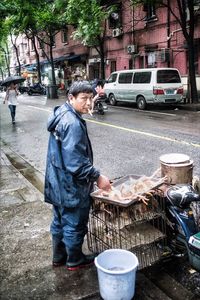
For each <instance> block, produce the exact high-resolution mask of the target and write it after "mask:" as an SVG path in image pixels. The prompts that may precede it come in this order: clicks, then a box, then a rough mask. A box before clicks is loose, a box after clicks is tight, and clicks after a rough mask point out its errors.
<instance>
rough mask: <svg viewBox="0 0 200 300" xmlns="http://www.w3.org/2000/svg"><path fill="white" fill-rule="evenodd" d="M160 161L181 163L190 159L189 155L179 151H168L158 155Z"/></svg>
mask: <svg viewBox="0 0 200 300" xmlns="http://www.w3.org/2000/svg"><path fill="white" fill-rule="evenodd" d="M160 161H161V162H163V163H165V164H181V163H185V162H189V161H190V157H189V156H188V155H186V154H181V153H169V154H164V155H161V156H160Z"/></svg>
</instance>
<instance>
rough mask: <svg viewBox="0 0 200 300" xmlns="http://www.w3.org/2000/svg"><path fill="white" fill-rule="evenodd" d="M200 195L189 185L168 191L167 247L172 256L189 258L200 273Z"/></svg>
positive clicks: (181, 185) (180, 185)
mask: <svg viewBox="0 0 200 300" xmlns="http://www.w3.org/2000/svg"><path fill="white" fill-rule="evenodd" d="M199 210H200V194H198V193H197V192H196V191H195V190H194V188H193V187H192V186H191V185H189V184H178V185H175V186H172V187H170V188H168V190H167V191H166V218H167V220H166V221H167V222H166V223H167V245H168V247H169V249H170V251H171V254H172V255H175V256H188V258H189V261H190V264H191V265H192V266H193V267H194V268H195V269H196V270H198V271H200V228H199V223H200V215H199Z"/></svg>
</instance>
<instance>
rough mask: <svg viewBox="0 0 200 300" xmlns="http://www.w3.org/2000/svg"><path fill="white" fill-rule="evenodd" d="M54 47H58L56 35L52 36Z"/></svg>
mask: <svg viewBox="0 0 200 300" xmlns="http://www.w3.org/2000/svg"><path fill="white" fill-rule="evenodd" d="M52 47H56V35H55V34H54V35H53V36H52Z"/></svg>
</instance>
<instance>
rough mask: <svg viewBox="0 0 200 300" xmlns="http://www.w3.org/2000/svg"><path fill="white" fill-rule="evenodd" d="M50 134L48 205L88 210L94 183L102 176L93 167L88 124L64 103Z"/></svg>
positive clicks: (52, 118)
mask: <svg viewBox="0 0 200 300" xmlns="http://www.w3.org/2000/svg"><path fill="white" fill-rule="evenodd" d="M48 131H49V132H50V137H49V145H48V152H47V161H46V174H45V189H44V196H45V201H46V202H48V203H51V204H53V205H56V206H65V207H88V206H89V205H90V193H91V191H92V189H93V182H94V181H96V180H97V179H98V177H99V175H100V173H99V171H98V170H97V169H95V168H94V166H93V153H92V147H91V143H90V140H89V137H88V133H87V127H86V122H85V121H84V120H83V118H82V117H81V115H79V114H78V113H77V112H76V111H75V110H74V109H73V107H72V106H71V105H70V104H68V103H65V104H63V105H62V106H60V107H59V106H57V107H55V109H54V112H53V114H52V115H51V116H50V117H49V120H48Z"/></svg>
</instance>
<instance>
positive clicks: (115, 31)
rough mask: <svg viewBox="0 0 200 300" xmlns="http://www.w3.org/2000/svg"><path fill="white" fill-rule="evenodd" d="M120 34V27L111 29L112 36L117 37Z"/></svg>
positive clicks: (121, 32)
mask: <svg viewBox="0 0 200 300" xmlns="http://www.w3.org/2000/svg"><path fill="white" fill-rule="evenodd" d="M122 34H123V30H122V29H121V28H115V29H113V31H112V36H113V37H118V36H120V35H122Z"/></svg>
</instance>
